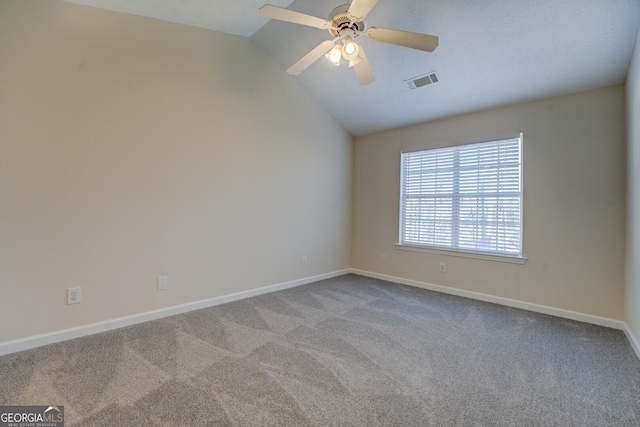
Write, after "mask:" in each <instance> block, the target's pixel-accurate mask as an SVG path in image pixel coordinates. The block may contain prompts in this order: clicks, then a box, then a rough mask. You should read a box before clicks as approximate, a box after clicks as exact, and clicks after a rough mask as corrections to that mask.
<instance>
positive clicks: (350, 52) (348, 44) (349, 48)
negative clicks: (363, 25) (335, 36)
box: [342, 37, 360, 61]
mask: <svg viewBox="0 0 640 427" xmlns="http://www.w3.org/2000/svg"><path fill="white" fill-rule="evenodd" d="M359 53H360V46H358V43H356V42H354V41H353V40H352V39H351V37H345V38H344V40H343V42H342V57H343V58H344V59H346V60H347V61H351V60H354V59H356V58H357V57H358V54H359Z"/></svg>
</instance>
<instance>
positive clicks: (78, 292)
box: [67, 287, 82, 305]
mask: <svg viewBox="0 0 640 427" xmlns="http://www.w3.org/2000/svg"><path fill="white" fill-rule="evenodd" d="M81 302H82V288H80V287H78V288H67V305H70V304H80V303H81Z"/></svg>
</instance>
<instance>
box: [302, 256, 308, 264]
mask: <svg viewBox="0 0 640 427" xmlns="http://www.w3.org/2000/svg"><path fill="white" fill-rule="evenodd" d="M302 266H303V267H306V266H307V257H306V256H303V257H302Z"/></svg>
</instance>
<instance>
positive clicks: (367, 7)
mask: <svg viewBox="0 0 640 427" xmlns="http://www.w3.org/2000/svg"><path fill="white" fill-rule="evenodd" d="M376 3H378V0H353V2H351V6H349V10H348V11H347V15H348V16H349V19H351V20H352V21H354V22H359V21H364V18H366V17H367V15H368V14H369V12H371V9H373V6H375V5H376Z"/></svg>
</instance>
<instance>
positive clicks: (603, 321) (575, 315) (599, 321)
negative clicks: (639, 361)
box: [351, 268, 638, 352]
mask: <svg viewBox="0 0 640 427" xmlns="http://www.w3.org/2000/svg"><path fill="white" fill-rule="evenodd" d="M351 272H352V273H353V274H359V275H361V276H366V277H372V278H374V279H380V280H386V281H388V282H394V283H399V284H402V285H409V286H414V287H416V288H422V289H428V290H431V291H436V292H442V293H445V294H451V295H457V296H460V297H465V298H471V299H475V300H479V301H485V302H491V303H494V304H499V305H504V306H507V307H514V308H521V309H523V310H529V311H534V312H536V313H543V314H549V315H551V316H556V317H562V318H565V319H571V320H577V321H579V322H585V323H591V324H594V325H599V326H606V327H608V328H613V329H620V330H625V327H624V326H625V325H624V322H622V321H620V320H615V319H609V318H606V317H599V316H593V315H591V314H584V313H579V312H576V311H570V310H563V309H561V308H556V307H549V306H546V305H539V304H533V303H530V302H524V301H518V300H514V299H509V298H503V297H496V296H493V295H487V294H482V293H479V292H472V291H465V290H463V289H455V288H450V287H448V286H441V285H434V284H432V283H426V282H420V281H418V280H411V279H404V278H401V277H395V276H387V275H386V274H379V273H373V272H370V271H364V270H357V269H353V268H352V269H351ZM632 345H633V344H632ZM637 351H638V350H636V352H637Z"/></svg>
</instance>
